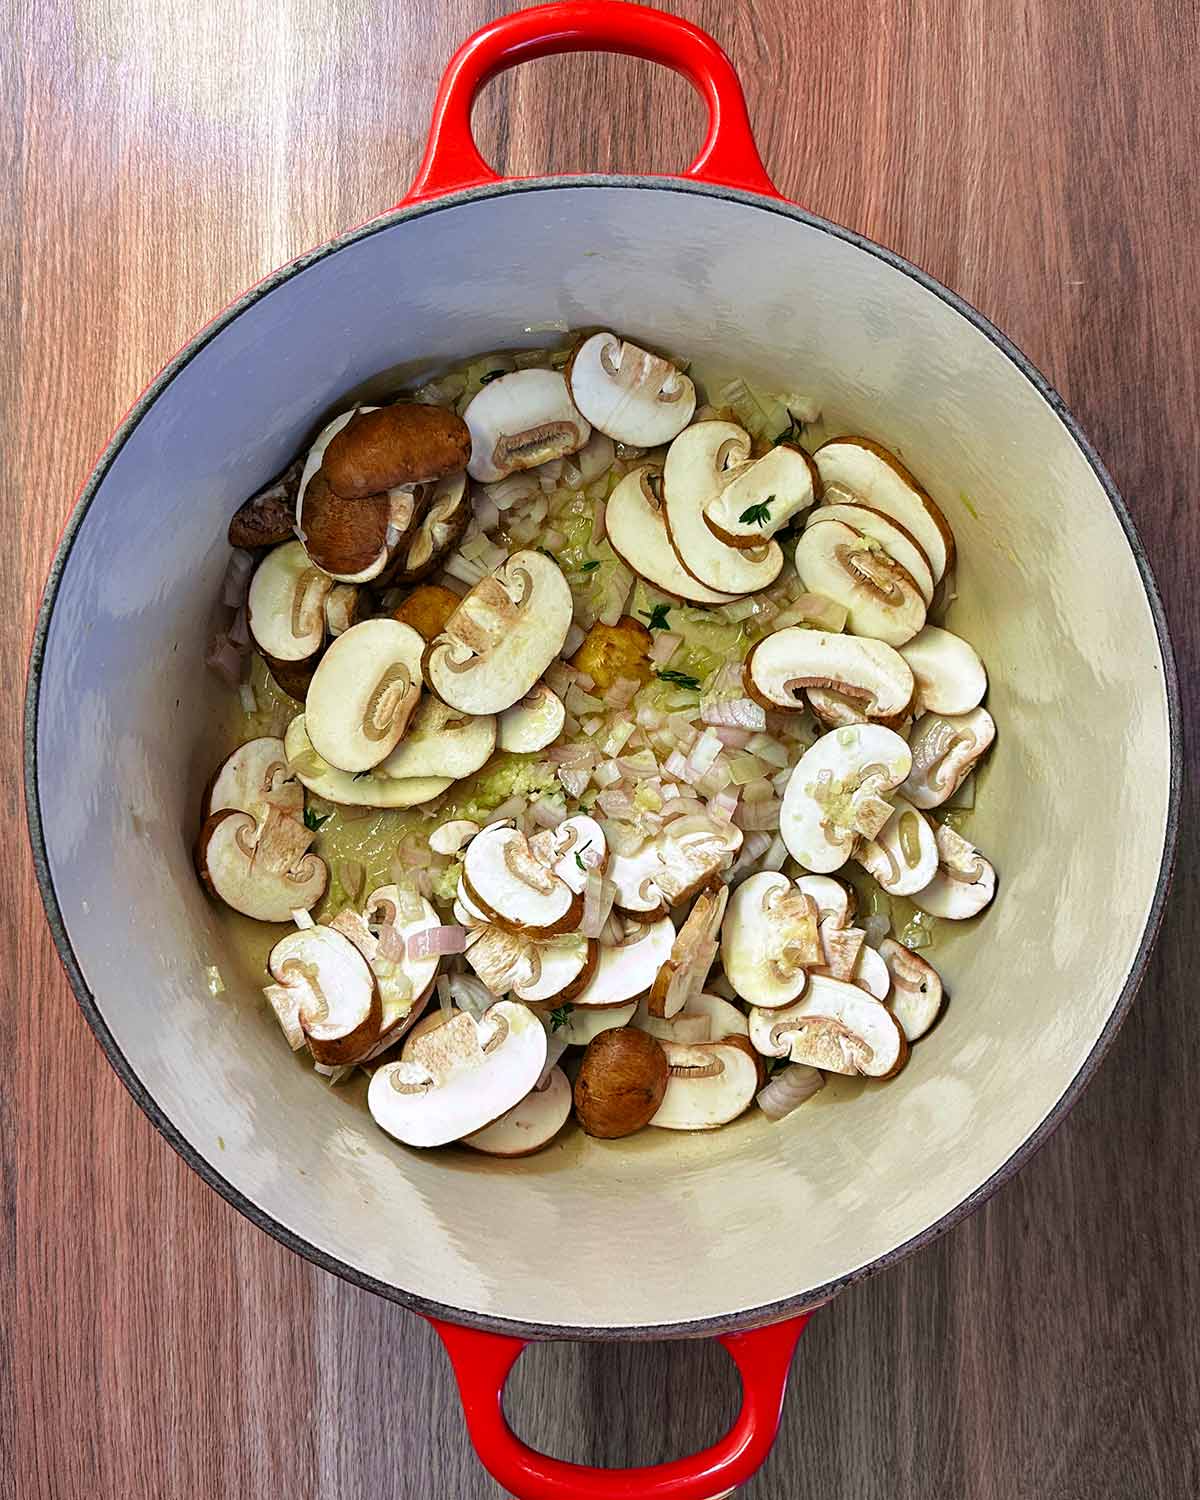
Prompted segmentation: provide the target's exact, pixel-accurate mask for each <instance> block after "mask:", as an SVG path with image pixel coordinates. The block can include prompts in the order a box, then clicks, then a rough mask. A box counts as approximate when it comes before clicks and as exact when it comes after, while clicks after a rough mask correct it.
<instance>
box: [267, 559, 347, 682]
mask: <svg viewBox="0 0 1200 1500" xmlns="http://www.w3.org/2000/svg"><path fill="white" fill-rule="evenodd" d="M332 587H333V579H332V578H330V577H328V575H327V574H325V573H322V572H321V570H320V569H319V568H314V567H313V565H312V563H311V562H310V561H309V557H308V553H307V552H305V550H304V548H303V547H302V546H301V545H300V543H299V542H285V543H284V545H283V546H282V547H276V548H275V549H274V551H272V552H268V553H267V555H266V557H264V558H263V560H262V562H261V563H259V565H258V567H257V568H256V569H255V572H254V577H253V578H251V580H250V593H249V595H248V597H247V619H248V621H249V627H250V636H251V638H252V640H253V641H254V644H255V645H256V646H257V647H258V649H259V650H260V651H261V652H262V653H263V655H264V656H268V657H272V658H274V660H276V661H281V662H295V661H303V660H305V658H306V657H309V656H314V655H315V654H316V653H317V652H318V651H319V650H320V649H321V645H322V643H323V642H324V640H325V598H326V595H327V594H328V593H329V591H330V589H331V588H332Z"/></svg>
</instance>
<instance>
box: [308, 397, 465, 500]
mask: <svg viewBox="0 0 1200 1500" xmlns="http://www.w3.org/2000/svg"><path fill="white" fill-rule="evenodd" d="M470 451H471V435H470V433H469V431H468V430H467V424H466V423H465V422H464V421H463V419H462V418H461V417H460V416H458V415H457V414H456V413H455V412H452V411H447V410H445V409H444V408H443V407H439V406H426V405H424V404H422V403H420V402H415V401H398V402H396V403H395V404H394V405H392V406H381V407H377V408H375V407H363V408H362V409H361V410H359V411H356V412H355V413H354V414H353V416H352V417H351V419H350V421H348V422H346V423H344V424H343V425H342V426H341V427H339V428H338V430H337V431H336V432H335V433H334V434H333V435H332V437H331V438H330V439H329V441H328V444H327V446H326V448H325V453H324V457H323V460H322V464H321V467H322V469H323V470H324V471H325V474H326V476H327V478H328V480H329V483H330V485H331V486H332V487H333V489H334V491H335V493H337V494H339V495H341V496H343V497H344V498H345V499H347V500H363V499H366V498H367V497H368V496H372V495H377V494H379V492H380V491H382V490H392V489H395V488H396V487H397V486H400V485H408V484H419V483H424V482H426V481H429V480H437V479H442V478H444V476H445V475H447V474H452V473H455V472H457V471H459V470H462V469H465V468H466V465H467V458H468V456H469V454H470Z"/></svg>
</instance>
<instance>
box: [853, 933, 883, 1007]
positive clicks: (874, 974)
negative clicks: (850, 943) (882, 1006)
mask: <svg viewBox="0 0 1200 1500" xmlns="http://www.w3.org/2000/svg"><path fill="white" fill-rule="evenodd" d="M850 982H851V984H856V985H858V987H859V989H860V990H866V992H867V994H868V995H874V997H875V999H876V1000H884V1001H886V1000H887V998H888V996H889V995H890V994H891V992H892V976H891V974H890V973H889V972H888V966H887V964H886V963H885V962H884V960H883V958H882V956H881V954H880V952H879V949H878V948H872V947H870V946H868V945H867V944H865V943H864V944H863V946H862V948H860V949H859V954H858V962H857V964H855V966H854V972H853V973H852V974H851V975H850Z"/></svg>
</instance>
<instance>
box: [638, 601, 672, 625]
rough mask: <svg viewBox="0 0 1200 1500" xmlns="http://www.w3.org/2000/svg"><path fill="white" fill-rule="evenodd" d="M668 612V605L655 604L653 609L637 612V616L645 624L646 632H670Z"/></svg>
mask: <svg viewBox="0 0 1200 1500" xmlns="http://www.w3.org/2000/svg"><path fill="white" fill-rule="evenodd" d="M670 612H671V606H670V605H669V604H656V605H655V606H654V607H653V609H639V610H638V614H639V615H641V617H642V619H643V620H645V622H646V629H647V630H670V628H671V625H670V622H669V621H668V619H667V616H668V615H669V614H670Z"/></svg>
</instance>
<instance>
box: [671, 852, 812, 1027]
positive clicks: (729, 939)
mask: <svg viewBox="0 0 1200 1500" xmlns="http://www.w3.org/2000/svg"><path fill="white" fill-rule="evenodd" d="M821 962H822V953H821V942H820V937H819V935H818V931H817V905H816V902H815V901H813V899H812V898H811V897H810V896H806V895H805V894H804V892H803V891H801V890H798V889H797V888H796V887H795V886H794V885H793V884H792V882H791V881H790V880H789V879H788V878H787V876H786V875H780V874H779V873H777V872H776V871H773V870H766V871H764V872H763V873H762V874H760V875H751V876H750V878H749V879H748V880H743V881H742V883H741V885H739V886H738V887H737V888H736V889H735V891H734V892H733V895H732V897H731V898H730V901H729V910H728V911H727V912H726V914H725V921H724V925H723V926H722V928H721V964H722V967H723V968H724V970H725V977H726V978H727V979H728V980H729V982H730V984H731V985H732V986H733V987H734V989H735V990H736V991H737V993H738V995H739V996H741V998H742V999H743V1000H748V1001H749V1002H750V1004H751V1005H759V1006H768V1007H772V1006H778V1005H790V1004H791V1002H792V1001H793V1000H795V999H796V998H797V997H798V996H800V995H802V994H803V993H804V986H805V984H806V983H807V982H808V975H807V973H806V972H805V970H806V966H807V965H812V964H819V963H821ZM689 1003H690V1002H689Z"/></svg>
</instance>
